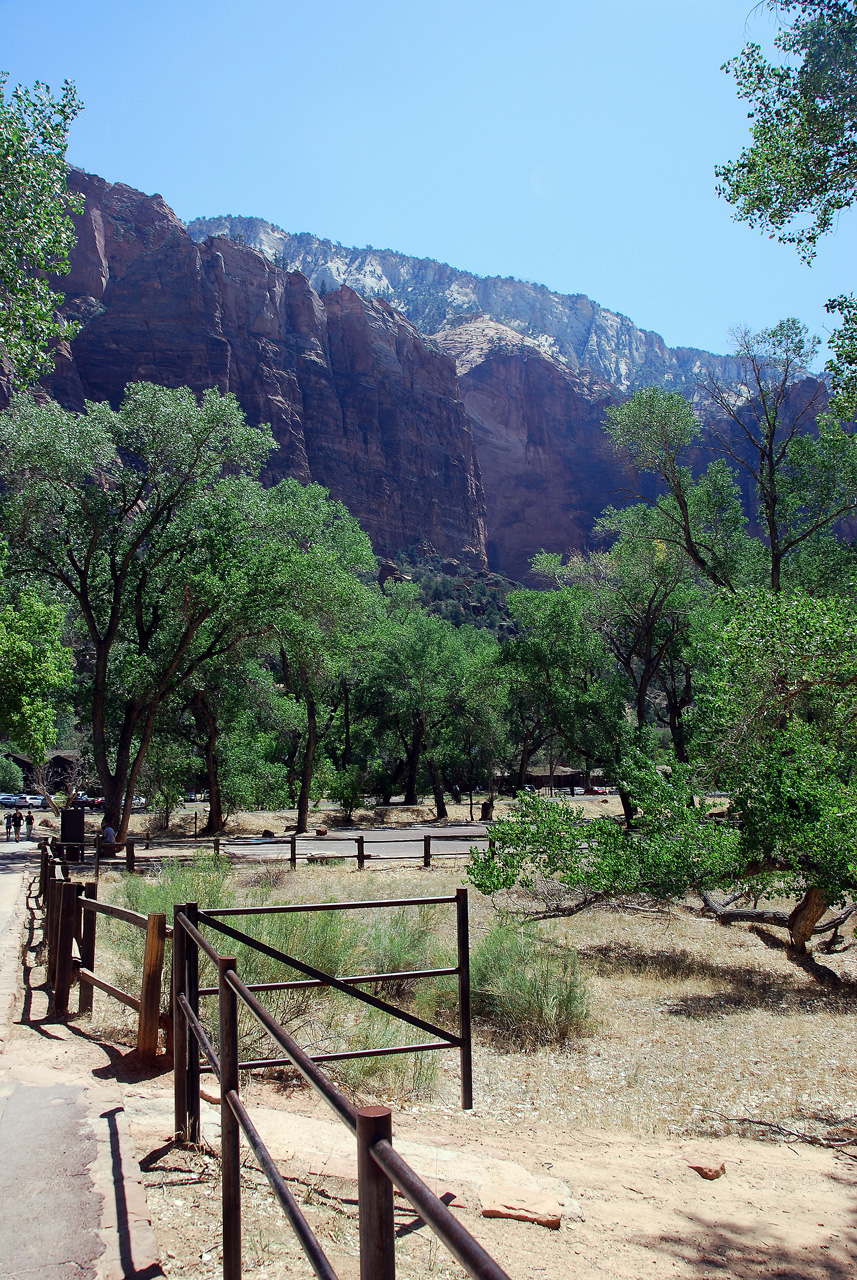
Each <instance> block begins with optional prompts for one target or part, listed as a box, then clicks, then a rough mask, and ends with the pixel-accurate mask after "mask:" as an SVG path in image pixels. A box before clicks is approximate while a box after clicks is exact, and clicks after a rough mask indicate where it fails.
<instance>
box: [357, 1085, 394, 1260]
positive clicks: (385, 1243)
mask: <svg viewBox="0 0 857 1280" xmlns="http://www.w3.org/2000/svg"><path fill="white" fill-rule="evenodd" d="M392 1137H393V1113H392V1112H391V1110H390V1108H389V1107H360V1109H359V1110H358V1112H357V1201H358V1214H359V1222H360V1280H395V1277H396V1253H395V1243H396V1241H395V1222H394V1219H393V1184H392V1182H391V1181H390V1179H389V1178H388V1177H387V1175H386V1174H385V1173H384V1172H383V1170H382V1169H381V1168H380V1166H379V1165H377V1164H376V1163H375V1161H374V1160H373V1159H372V1147H373V1145H374V1144H375V1143H376V1142H377V1141H378V1140H379V1138H385V1139H386V1140H387V1142H390V1141H391V1140H392Z"/></svg>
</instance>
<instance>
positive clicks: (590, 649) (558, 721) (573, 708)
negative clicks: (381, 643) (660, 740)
mask: <svg viewBox="0 0 857 1280" xmlns="http://www.w3.org/2000/svg"><path fill="white" fill-rule="evenodd" d="M591 605H592V601H591V597H590V595H589V592H588V591H587V590H586V588H584V587H581V586H579V585H578V586H573V587H562V588H560V589H559V590H557V591H515V592H512V594H511V595H510V596H509V607H510V609H511V611H512V616H513V617H514V619H515V621H516V622H517V624H518V628H519V633H518V635H517V636H516V637H515V638H514V639H513V640H510V641H508V642H507V643H506V645H505V659H506V661H508V662H510V663H511V664H512V665H513V667H514V668H515V669H516V671H517V675H518V679H519V680H522V681H525V682H526V685H527V687H528V689H529V691H530V693H531V695H532V697H533V699H534V700H536V701H537V702H538V704H539V706H540V707H541V711H542V717H543V721H544V724H545V726H546V728H548V729H549V730H550V733H551V735H552V736H554V737H556V738H558V739H559V740H560V741H561V742H562V744H563V747H564V749H565V752H566V756H567V759H569V760H575V761H577V760H580V761H582V762H583V765H584V768H585V770H586V771H587V772H589V771H590V770H591V769H592V768H593V767H594V766H595V765H600V766H603V767H604V768H605V769H607V771H608V772H609V774H610V775H611V776H612V777H613V779H614V781H619V780H620V779H621V768H620V766H621V761H622V759H623V756H624V754H625V752H626V750H627V749H628V748H629V747H630V745H631V736H632V735H631V729H630V726H629V724H628V721H627V717H626V714H625V708H626V694H627V692H628V688H627V685H626V684H625V681H624V679H623V677H622V676H621V675H620V674H619V672H618V671H617V669H616V662H615V659H614V658H613V656H612V655H611V653H610V651H609V649H608V647H607V645H606V644H605V641H604V639H603V638H602V637H601V636H600V635H599V634H598V632H597V630H596V629H595V628H594V627H593V625H592V618H591ZM623 804H625V805H626V814H627V816H628V817H629V818H630V817H631V814H632V810H631V809H630V807H629V806H628V802H627V796H626V795H623Z"/></svg>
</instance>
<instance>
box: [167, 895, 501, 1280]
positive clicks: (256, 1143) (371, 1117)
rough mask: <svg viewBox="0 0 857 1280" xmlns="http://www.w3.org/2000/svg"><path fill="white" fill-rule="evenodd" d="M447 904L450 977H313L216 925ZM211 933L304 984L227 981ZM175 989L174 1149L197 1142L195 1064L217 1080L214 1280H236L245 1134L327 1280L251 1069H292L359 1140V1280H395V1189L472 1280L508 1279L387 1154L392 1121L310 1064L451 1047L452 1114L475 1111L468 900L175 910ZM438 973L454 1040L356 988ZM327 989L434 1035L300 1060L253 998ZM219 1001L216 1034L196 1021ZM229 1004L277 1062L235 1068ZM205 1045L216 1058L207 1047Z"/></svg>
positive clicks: (325, 1264) (234, 1026)
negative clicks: (449, 1004) (254, 1109)
mask: <svg viewBox="0 0 857 1280" xmlns="http://www.w3.org/2000/svg"><path fill="white" fill-rule="evenodd" d="M435 903H448V904H453V903H454V904H455V909H456V924H457V934H458V965H457V966H456V967H455V968H454V969H449V968H447V969H427V970H419V971H409V972H407V973H404V974H403V973H395V974H393V973H388V974H360V975H357V976H354V977H349V978H337V977H334V976H333V975H331V974H327V973H323V972H321V971H320V970H318V969H315V968H314V967H313V966H312V965H308V964H305V963H304V962H303V961H301V960H299V959H298V958H297V957H294V956H288V955H286V954H285V953H284V952H282V951H279V950H277V949H276V948H274V947H269V946H268V945H267V944H266V943H262V942H260V941H259V940H258V939H257V938H254V937H252V936H251V935H249V934H247V933H245V932H243V931H242V930H239V929H235V928H233V927H232V925H229V924H227V923H226V922H225V920H224V917H235V916H242V915H255V914H263V913H264V914H270V913H273V912H284V911H331V910H333V911H337V910H338V911H349V910H358V909H371V908H383V907H401V906H423V905H426V904H435ZM203 928H205V929H212V930H215V931H216V932H218V933H220V934H222V935H224V936H225V937H227V938H229V939H231V940H232V941H237V942H241V943H242V944H244V945H246V946H249V947H252V948H254V949H256V950H258V951H261V952H262V953H263V954H264V955H266V956H268V957H269V958H271V959H274V960H278V961H280V962H282V963H283V964H284V965H286V966H288V967H289V968H292V969H295V970H297V972H298V973H303V974H305V975H306V977H305V978H304V979H301V980H298V981H287V982H269V983H249V984H247V983H244V982H243V981H242V979H241V978H240V976H239V975H238V972H237V967H236V965H237V962H236V958H235V956H229V955H221V954H220V952H219V951H218V950H217V949H216V947H215V946H214V945H213V944H212V943H211V942H210V941H209V940H208V938H206V936H205V935H204V934H203V932H202V929H203ZM173 929H174V932H173V940H174V948H173V966H174V967H173V990H174V1025H173V1035H174V1073H175V1075H174V1078H175V1128H176V1134H177V1137H178V1138H179V1140H180V1141H187V1142H198V1141H199V1138H200V1101H199V1099H200V1093H199V1084H200V1075H201V1071H202V1069H203V1063H202V1061H201V1055H202V1056H204V1058H205V1059H207V1067H208V1069H209V1070H210V1071H212V1072H213V1073H214V1074H215V1076H216V1077H217V1079H218V1081H219V1082H220V1099H221V1101H220V1126H221V1157H222V1178H221V1184H222V1218H223V1277H224V1280H240V1278H241V1156H240V1149H239V1143H240V1133H241V1132H243V1134H244V1136H245V1138H246V1140H247V1142H248V1144H249V1146H250V1147H251V1149H252V1151H253V1153H254V1155H255V1157H256V1159H257V1160H258V1162H259V1166H260V1168H261V1169H262V1171H263V1172H264V1174H265V1176H266V1177H267V1179H268V1182H269V1183H270V1185H271V1188H272V1190H273V1192H274V1194H275V1196H276V1197H277V1200H278V1201H279V1203H280V1206H281V1207H282V1209H283V1211H284V1213H285V1215H286V1217H287V1218H288V1220H289V1222H290V1223H291V1225H292V1228H293V1230H294V1231H295V1234H296V1236H297V1238H298V1241H299V1243H300V1244H301V1247H302V1248H303V1250H304V1253H305V1254H306V1256H307V1258H308V1260H309V1262H310V1265H311V1266H312V1268H313V1270H314V1272H315V1274H316V1276H318V1277H319V1278H320V1280H336V1273H335V1271H334V1270H333V1268H332V1266H331V1264H330V1262H329V1260H328V1258H327V1256H326V1254H325V1253H324V1250H323V1249H322V1246H321V1244H320V1243H319V1241H318V1239H317V1238H316V1236H315V1235H314V1233H313V1231H312V1228H311V1227H310V1226H309V1224H308V1223H307V1221H306V1218H305V1217H304V1216H303V1214H302V1213H301V1210H300V1208H299V1206H298V1204H297V1203H296V1201H295V1198H294V1196H293V1195H292V1193H291V1191H290V1189H289V1186H288V1184H287V1182H286V1180H285V1179H284V1178H283V1176H282V1174H281V1173H280V1171H279V1169H278V1168H277V1166H276V1164H275V1162H274V1160H273V1158H272V1157H271V1154H270V1152H269V1151H268V1149H267V1147H266V1146H265V1143H264V1141H263V1139H262V1137H261V1135H260V1134H259V1132H258V1130H257V1129H256V1127H255V1125H254V1124H253V1121H252V1119H251V1118H250V1115H249V1114H248V1112H247V1109H246V1108H245V1106H244V1104H243V1102H242V1101H241V1096H240V1087H239V1080H240V1077H239V1073H240V1072H241V1071H248V1070H251V1069H253V1068H256V1067H270V1066H279V1065H291V1066H293V1067H295V1068H296V1069H297V1070H298V1071H299V1072H300V1074H301V1075H302V1076H303V1078H304V1079H305V1080H306V1081H307V1083H308V1084H309V1085H310V1086H311V1087H312V1088H313V1089H314V1090H315V1091H316V1093H318V1094H319V1095H320V1096H321V1097H322V1098H323V1099H324V1100H325V1102H326V1103H327V1104H328V1106H330V1107H331V1108H332V1110H333V1112H334V1113H335V1115H336V1116H337V1117H338V1118H339V1119H340V1120H341V1121H342V1123H343V1124H345V1125H346V1126H347V1127H348V1128H349V1129H350V1130H351V1131H352V1133H353V1134H354V1135H355V1137H356V1142H357V1175H358V1215H359V1235H360V1277H361V1280H394V1278H395V1273H396V1260H395V1222H394V1213H393V1188H394V1186H395V1187H398V1189H399V1191H400V1192H401V1193H402V1194H403V1195H404V1196H405V1198H406V1199H407V1200H408V1201H409V1202H410V1204H411V1205H412V1206H413V1208H414V1209H415V1211H416V1212H417V1213H418V1214H419V1215H420V1217H421V1218H422V1219H423V1221H424V1222H426V1223H427V1224H428V1226H429V1227H430V1228H431V1229H432V1231H433V1232H434V1233H435V1235H437V1236H438V1238H439V1239H440V1240H442V1241H443V1243H444V1244H445V1245H446V1247H447V1248H448V1249H449V1251H450V1252H451V1253H452V1254H453V1256H454V1257H455V1258H456V1259H457V1260H458V1261H459V1262H460V1263H461V1265H462V1266H463V1267H464V1269H465V1271H467V1273H468V1275H470V1276H472V1277H474V1280H508V1276H507V1275H506V1272H505V1271H503V1269H502V1268H501V1267H500V1266H499V1265H498V1264H497V1263H496V1262H495V1261H494V1259H493V1258H491V1257H490V1255H489V1254H488V1253H486V1251H485V1250H484V1249H483V1247H482V1246H481V1245H480V1244H479V1243H478V1241H477V1240H475V1239H474V1238H473V1236H471V1235H470V1233H469V1232H468V1231H467V1230H466V1228H465V1227H463V1226H462V1224H461V1223H460V1222H459V1221H458V1220H457V1218H455V1216H454V1215H453V1214H452V1213H451V1212H450V1210H449V1209H448V1207H447V1206H446V1205H445V1204H444V1203H443V1202H442V1201H441V1200H439V1199H438V1197H437V1196H435V1195H434V1194H433V1192H432V1191H430V1190H429V1188H428V1187H427V1186H426V1185H425V1183H424V1182H423V1181H422V1180H421V1179H420V1178H419V1177H418V1175H417V1174H416V1173H415V1172H414V1170H413V1169H412V1168H411V1167H410V1165H408V1164H407V1162H406V1161H405V1160H403V1159H402V1157H401V1156H400V1155H399V1154H398V1153H397V1152H396V1151H395V1149H394V1147H393V1145H392V1112H391V1111H390V1109H389V1108H388V1107H362V1108H358V1107H355V1106H354V1105H353V1104H352V1103H351V1102H350V1101H349V1100H348V1099H347V1098H346V1097H345V1096H344V1095H343V1094H342V1093H340V1091H339V1090H338V1089H337V1087H336V1085H335V1084H334V1083H333V1081H332V1080H331V1079H330V1078H329V1077H328V1076H327V1075H325V1074H324V1072H322V1071H321V1070H320V1068H319V1066H318V1064H319V1063H320V1062H332V1061H341V1060H342V1059H344V1058H358V1057H370V1056H380V1055H382V1054H388V1053H414V1052H420V1051H424V1050H428V1049H442V1048H449V1047H457V1048H458V1049H459V1053H460V1057H461V1098H462V1105H463V1106H465V1107H470V1106H472V1104H473V1080H472V1066H471V1038H470V971H469V942H468V921H467V890H466V889H459V890H458V892H457V893H456V894H455V895H454V896H448V897H430V898H403V899H395V900H384V901H369V902H336V903H312V904H295V905H289V906H285V907H255V908H242V907H229V908H223V909H219V910H216V911H206V910H202V909H200V908H199V906H198V904H197V903H187V904H186V905H185V906H183V907H176V909H175V914H174V926H173ZM200 952H202V953H203V955H204V956H206V957H208V959H209V960H210V961H211V964H212V965H213V966H214V968H215V970H216V972H217V979H218V983H217V986H216V987H200V985H199V966H200ZM441 974H457V976H458V980H459V1006H460V1007H459V1031H458V1034H457V1035H453V1034H452V1033H450V1032H448V1031H445V1030H444V1029H443V1028H441V1027H437V1026H434V1025H433V1024H431V1023H428V1022H426V1021H424V1020H423V1019H421V1018H418V1017H416V1015H414V1014H411V1013H409V1012H407V1011H406V1010H403V1009H398V1008H396V1007H395V1006H392V1005H389V1004H387V1003H386V1002H385V1001H383V1000H380V999H379V998H378V997H377V996H373V995H370V994H369V993H368V992H366V991H362V990H360V989H359V984H363V985H366V984H370V983H371V984H379V983H384V982H391V981H401V980H402V979H403V978H408V979H413V980H416V979H418V978H424V977H433V976H437V975H441ZM316 986H327V987H331V988H333V989H334V990H338V991H340V992H342V993H343V994H345V995H348V996H351V997H352V998H355V999H357V1000H360V1001H362V1002H364V1003H366V1004H368V1005H370V1006H373V1007H375V1008H378V1009H382V1010H384V1011H385V1012H387V1013H389V1014H391V1015H393V1016H394V1017H396V1018H398V1019H399V1020H400V1021H402V1022H405V1023H409V1024H410V1025H412V1026H416V1027H417V1028H419V1029H420V1030H422V1031H424V1032H427V1033H428V1034H431V1035H433V1036H435V1037H436V1039H435V1040H432V1041H430V1042H427V1043H424V1044H417V1045H413V1044H411V1045H401V1046H396V1047H394V1048H384V1049H375V1050H372V1049H368V1050H356V1051H353V1052H350V1053H329V1054H318V1055H310V1054H307V1053H306V1052H305V1051H304V1050H303V1049H301V1047H300V1046H299V1045H298V1044H297V1043H296V1042H295V1041H294V1040H293V1039H292V1037H291V1036H290V1035H289V1033H288V1031H287V1030H286V1029H285V1027H283V1026H282V1025H281V1024H280V1023H279V1022H277V1021H276V1019H275V1018H274V1017H273V1015H272V1014H271V1013H270V1012H269V1011H268V1010H267V1009H266V1008H265V1007H264V1005H262V1004H261V1003H260V1001H259V1000H258V999H257V995H256V993H257V992H262V991H274V990H277V991H281V990H295V989H299V988H305V987H316ZM214 995H216V996H217V999H218V1019H217V1031H216V1033H214V1032H213V1031H212V1030H210V1029H209V1028H207V1027H206V1025H205V1022H204V1019H203V1018H202V1017H201V1016H200V1005H199V1002H200V997H204V996H214ZM239 1002H240V1003H241V1005H243V1006H244V1008H245V1009H247V1010H249V1012H250V1014H251V1015H252V1017H253V1019H254V1020H255V1021H256V1023H258V1025H259V1026H260V1027H262V1029H263V1030H264V1031H266V1032H267V1034H268V1036H269V1037H270V1038H271V1040H273V1042H274V1044H275V1045H276V1046H278V1048H279V1049H280V1050H281V1052H282V1054H283V1055H285V1056H273V1057H270V1058H264V1059H255V1060H251V1061H244V1062H242V1061H241V1060H240V1054H239V1036H238V1010H239ZM215 1036H216V1039H217V1048H215V1043H214V1042H215Z"/></svg>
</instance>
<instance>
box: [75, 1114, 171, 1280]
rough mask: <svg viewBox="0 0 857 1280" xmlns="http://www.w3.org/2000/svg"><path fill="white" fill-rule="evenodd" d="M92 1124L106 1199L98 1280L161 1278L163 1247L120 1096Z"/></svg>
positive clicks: (95, 1172)
mask: <svg viewBox="0 0 857 1280" xmlns="http://www.w3.org/2000/svg"><path fill="white" fill-rule="evenodd" d="M111 1104H112V1105H111ZM90 1123H91V1125H92V1130H93V1133H94V1135H95V1141H96V1143H97V1154H96V1157H95V1160H94V1161H93V1162H92V1164H91V1165H90V1167H89V1175H90V1177H91V1178H92V1184H93V1186H94V1187H95V1190H96V1191H97V1192H98V1193H99V1194H100V1195H101V1196H102V1197H103V1204H102V1208H101V1224H100V1227H99V1230H98V1234H99V1236H100V1237H101V1239H102V1241H103V1242H104V1252H103V1253H102V1254H101V1256H100V1257H99V1258H98V1259H97V1260H96V1269H97V1276H98V1280H160V1278H161V1277H163V1275H164V1272H163V1269H162V1268H161V1264H160V1260H159V1255H160V1250H159V1248H158V1241H157V1237H156V1236H155V1231H154V1227H153V1226H152V1216H151V1214H150V1212H149V1205H148V1201H147V1199H146V1189H145V1187H144V1186H143V1182H142V1179H141V1177H140V1165H139V1163H138V1161H137V1152H136V1150H135V1147H134V1140H133V1139H132V1137H131V1130H130V1129H129V1127H128V1117H127V1116H126V1114H125V1108H124V1106H123V1105H122V1102H121V1100H120V1099H118V1098H117V1099H110V1101H109V1103H108V1105H107V1106H103V1107H101V1108H100V1110H99V1113H98V1114H97V1115H96V1114H93V1115H92V1116H91V1117H90Z"/></svg>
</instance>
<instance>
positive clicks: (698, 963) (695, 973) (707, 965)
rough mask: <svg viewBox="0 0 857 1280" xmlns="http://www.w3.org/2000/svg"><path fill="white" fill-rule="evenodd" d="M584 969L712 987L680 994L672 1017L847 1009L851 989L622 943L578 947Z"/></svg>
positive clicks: (854, 1000)
mask: <svg viewBox="0 0 857 1280" xmlns="http://www.w3.org/2000/svg"><path fill="white" fill-rule="evenodd" d="M578 956H579V957H580V961H581V965H582V967H583V968H584V969H586V970H589V971H590V972H592V973H595V974H598V975H602V976H604V977H621V976H622V975H625V974H635V975H643V976H645V975H647V974H648V975H651V977H652V978H657V979H658V980H659V981H667V982H669V981H678V982H681V981H686V982H693V981H696V982H708V983H712V984H714V985H716V986H717V988H718V990H716V991H712V992H705V993H694V994H688V995H686V996H681V997H679V998H678V999H676V1000H675V1001H673V1002H671V1003H670V1004H669V1006H668V1009H667V1011H668V1012H669V1013H670V1014H672V1015H673V1016H674V1017H680V1018H694V1019H703V1020H704V1019H706V1018H717V1017H721V1016H722V1015H723V1014H724V1013H730V1012H732V1013H739V1012H743V1011H745V1010H747V1009H767V1010H769V1011H770V1012H772V1013H778V1014H782V1015H784V1016H786V1015H788V1014H790V1013H802V1014H803V1013H828V1014H829V1013H853V1012H854V1011H855V1009H857V992H855V989H854V987H853V986H852V985H851V984H848V985H843V986H842V987H841V988H839V989H833V990H831V989H828V988H824V987H821V986H817V985H815V984H813V985H812V986H810V985H807V984H806V983H804V982H802V981H801V979H800V978H799V977H798V976H797V975H795V976H794V977H792V976H791V975H783V974H780V973H776V972H774V971H773V970H762V969H757V968H754V967H752V966H751V965H749V964H748V965H730V964H718V963H716V962H713V961H710V960H707V959H705V958H704V957H701V956H698V955H693V954H691V953H690V952H689V951H685V950H678V951H672V950H668V949H658V948H644V947H628V946H624V945H621V944H619V943H614V942H605V943H602V944H599V945H597V946H589V947H580V948H579V950H578Z"/></svg>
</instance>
